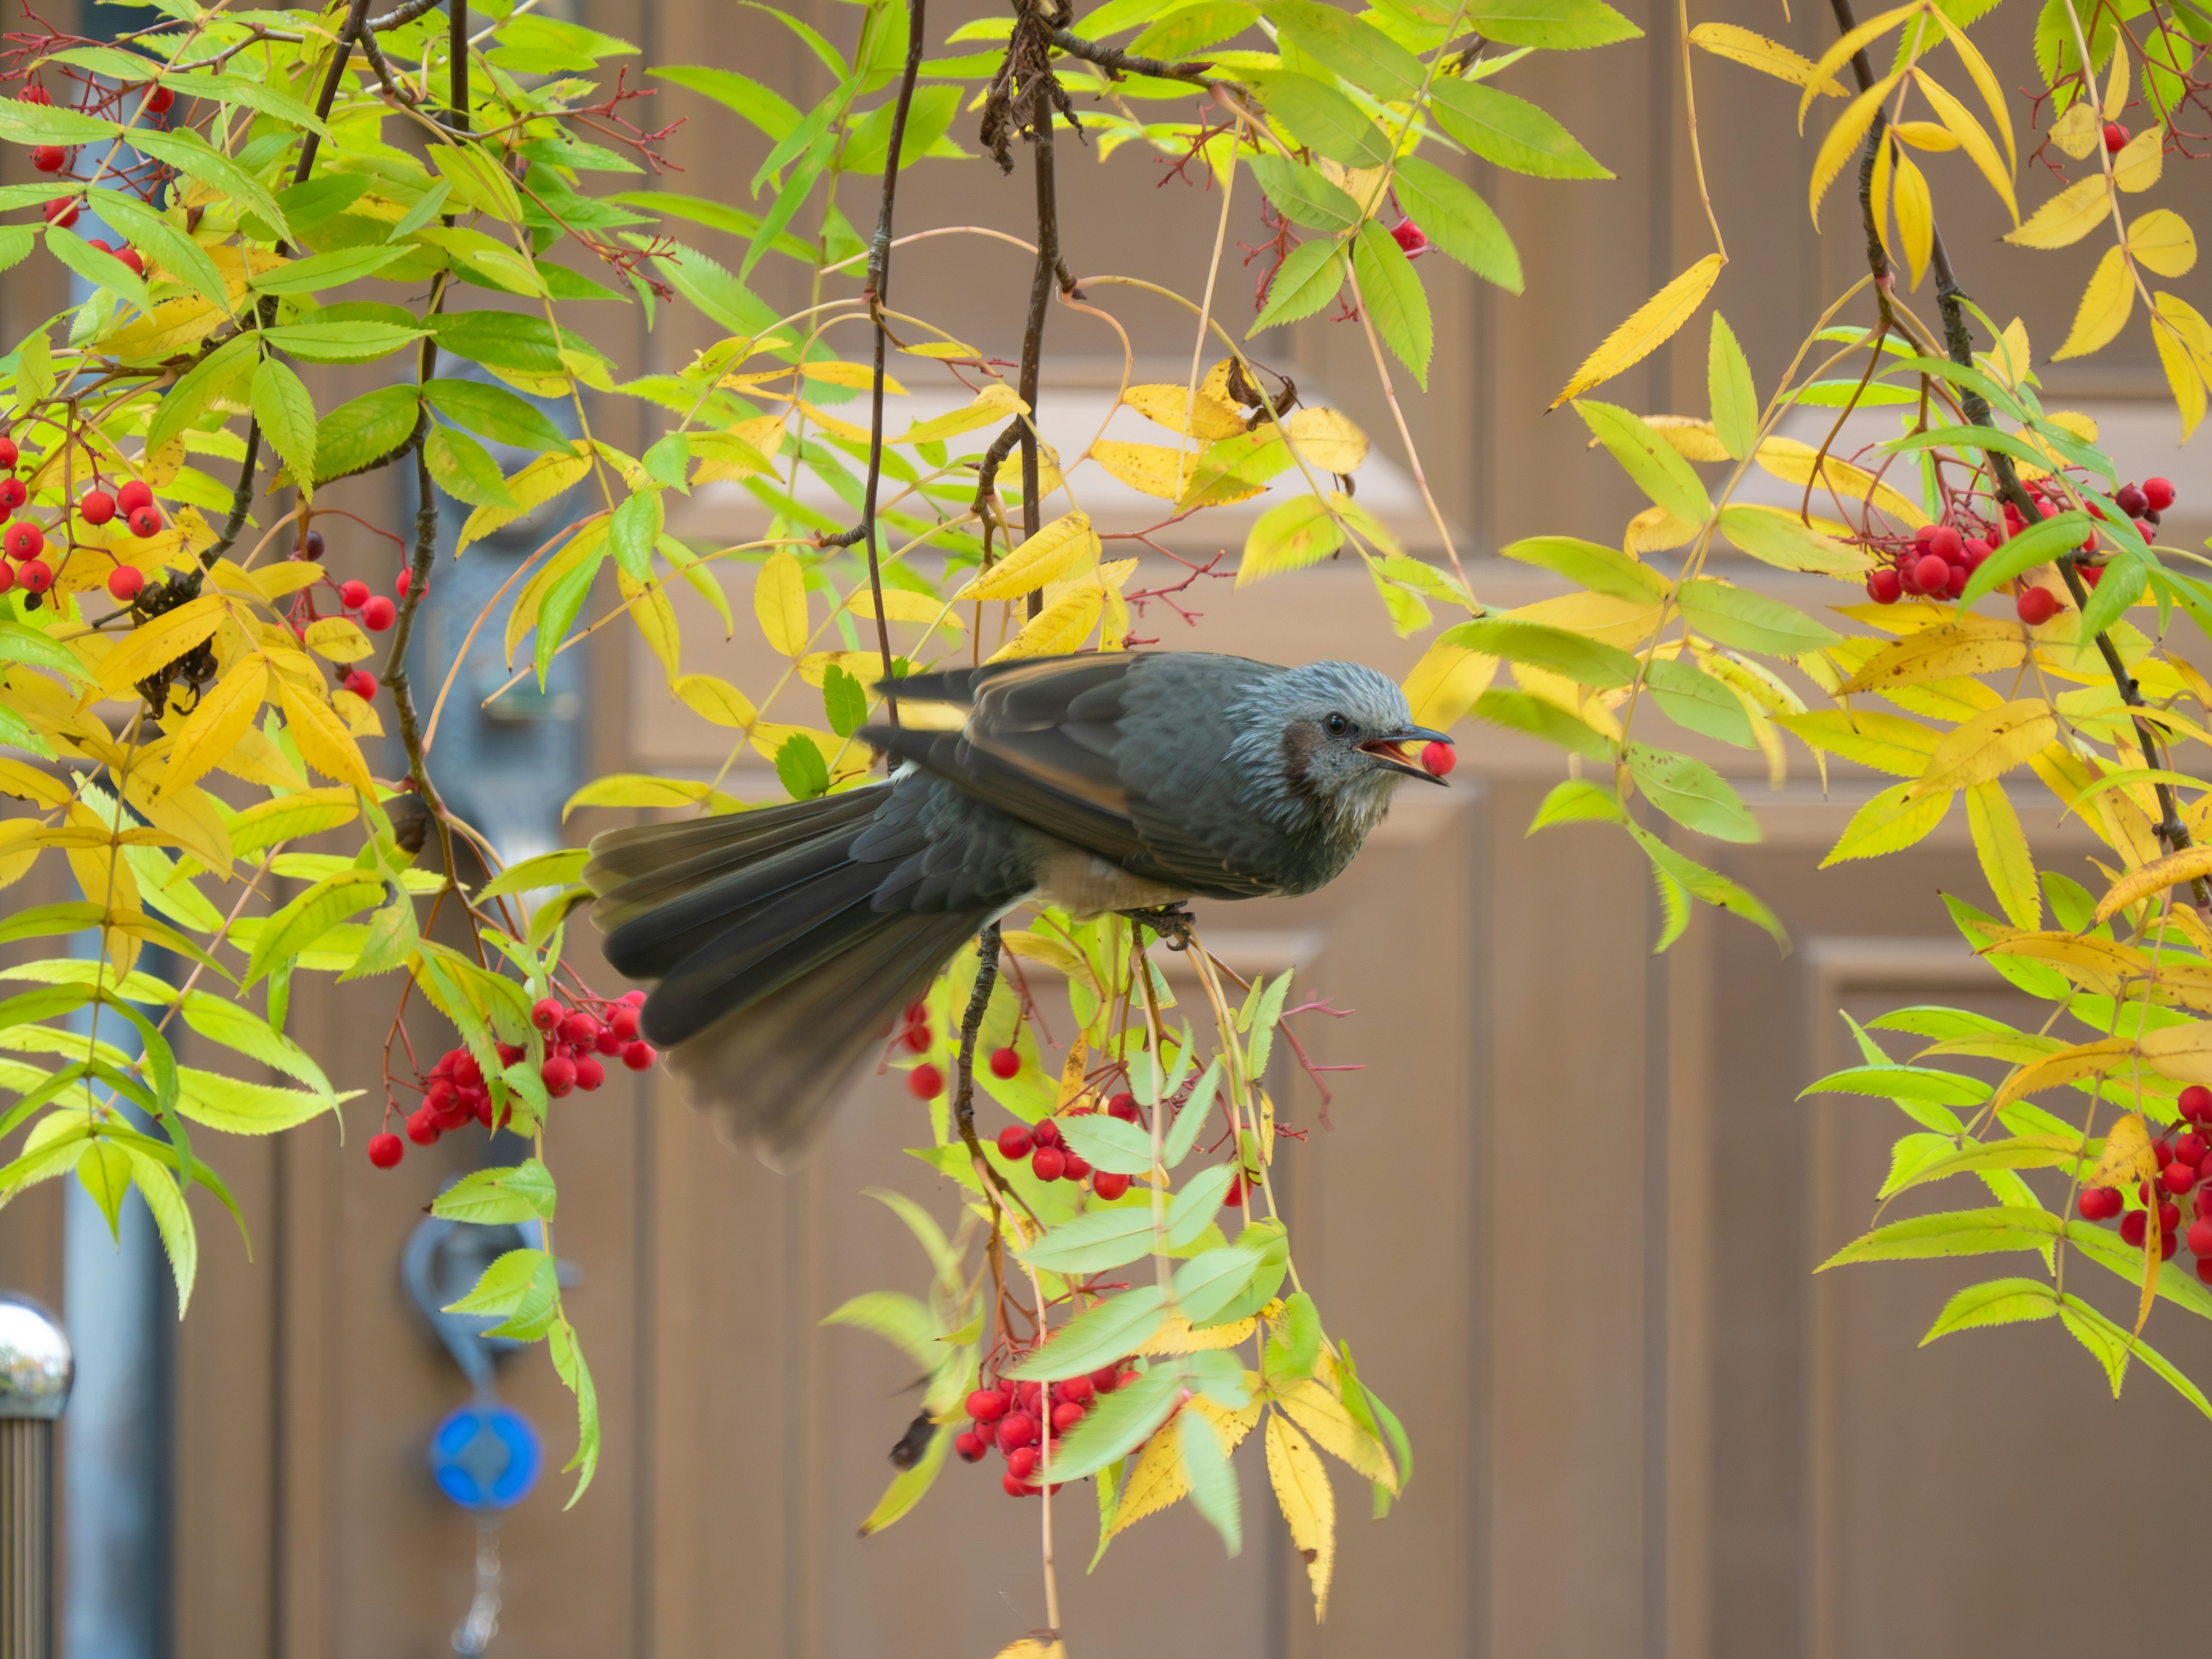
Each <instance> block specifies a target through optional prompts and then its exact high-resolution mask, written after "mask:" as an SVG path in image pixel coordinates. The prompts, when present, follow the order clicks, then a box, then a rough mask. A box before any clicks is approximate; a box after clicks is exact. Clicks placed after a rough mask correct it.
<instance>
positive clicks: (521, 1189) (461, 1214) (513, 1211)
mask: <svg viewBox="0 0 2212 1659" xmlns="http://www.w3.org/2000/svg"><path fill="white" fill-rule="evenodd" d="M555 1198H556V1194H555V1192H554V1188H553V1176H552V1172H551V1171H550V1170H548V1169H546V1167H545V1166H544V1164H541V1163H539V1162H538V1160H537V1159H536V1158H525V1159H524V1160H523V1161H522V1162H521V1163H520V1164H515V1165H514V1166H513V1167H512V1168H510V1169H500V1170H471V1172H470V1173H469V1174H467V1175H465V1176H462V1177H461V1178H460V1179H459V1181H457V1182H454V1183H453V1185H452V1186H450V1187H448V1188H446V1190H445V1191H444V1192H442V1193H441V1194H438V1196H437V1197H436V1198H435V1200H432V1202H431V1205H430V1213H431V1214H432V1215H437V1216H444V1217H446V1218H447V1219H448V1220H452V1221H473V1222H476V1223H477V1224H479V1225H483V1226H495V1225H499V1224H501V1223H502V1222H521V1221H550V1220H552V1219H553V1207H554V1200H555Z"/></svg>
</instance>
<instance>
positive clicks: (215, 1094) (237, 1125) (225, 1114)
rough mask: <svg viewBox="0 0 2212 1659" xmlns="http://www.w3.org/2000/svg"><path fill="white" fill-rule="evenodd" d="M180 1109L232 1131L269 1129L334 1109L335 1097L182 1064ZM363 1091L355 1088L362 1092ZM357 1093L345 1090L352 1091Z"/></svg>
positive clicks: (262, 1132) (197, 1120)
mask: <svg viewBox="0 0 2212 1659" xmlns="http://www.w3.org/2000/svg"><path fill="white" fill-rule="evenodd" d="M177 1083H178V1096H177V1109H178V1110H179V1111H180V1112H182V1113H183V1114H184V1115H185V1116H186V1117H188V1118H190V1119H191V1121H193V1122H195V1123H202V1124H205V1125H206V1126H207V1127H209V1128H210V1129H216V1130H220V1131H221V1132H222V1133H224V1134H231V1135H270V1134H276V1133H280V1132H281V1131H283V1130H285V1129H290V1128H295V1127H298V1126H299V1125H300V1124H302V1123H305V1122H307V1121H309V1120H310V1119H313V1118H317V1117H319V1116H321V1115H323V1114H324V1113H325V1112H328V1111H332V1110H334V1109H336V1108H337V1097H333V1096H331V1095H329V1094H327V1093H315V1092H311V1091H307V1090H304V1089H282V1088H278V1087H276V1085H273V1084H268V1083H246V1082H241V1081H240V1079H237V1078H232V1077H225V1076H223V1075H222V1073H219V1072H203V1071H197V1070H195V1069H194V1068H193V1067H191V1066H180V1067H179V1068H178V1073H177ZM358 1092H359V1091H353V1093H358ZM353 1093H349V1094H348V1095H347V1096H346V1098H347V1099H351V1098H352V1097H353Z"/></svg>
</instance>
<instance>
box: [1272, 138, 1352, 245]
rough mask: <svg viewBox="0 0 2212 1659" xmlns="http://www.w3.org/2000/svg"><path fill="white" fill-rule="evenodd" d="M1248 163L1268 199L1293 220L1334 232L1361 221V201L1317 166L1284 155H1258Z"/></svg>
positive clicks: (1312, 228)
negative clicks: (1356, 199)
mask: <svg viewBox="0 0 2212 1659" xmlns="http://www.w3.org/2000/svg"><path fill="white" fill-rule="evenodd" d="M1248 165H1249V167H1251V169H1252V176H1253V177H1254V178H1255V179H1258V180H1259V182H1260V188H1261V190H1262V191H1265V192H1266V194H1267V199H1268V200H1269V201H1271V202H1273V204H1275V207H1276V210H1277V211H1279V213H1281V214H1282V216H1284V217H1285V218H1286V219H1288V220H1289V221H1290V222H1291V223H1292V224H1294V225H1304V226H1305V227H1306V228H1308V229H1309V230H1322V231H1327V232H1328V234H1331V235H1335V234H1339V233H1340V232H1342V231H1347V230H1350V229H1352V228H1354V227H1355V226H1357V225H1358V223H1359V219H1360V214H1359V204H1358V203H1357V202H1355V201H1353V200H1352V197H1349V196H1347V195H1346V194H1345V192H1344V191H1342V190H1341V189H1340V188H1338V186H1336V185H1333V184H1331V183H1330V182H1329V181H1328V179H1324V178H1322V176H1321V173H1320V172H1319V171H1318V170H1317V169H1316V168H1313V167H1305V166H1304V165H1302V164H1300V163H1299V162H1297V161H1291V160H1290V159H1289V158H1287V157H1285V156H1281V155H1255V156H1254V157H1252V159H1251V161H1249V163H1248Z"/></svg>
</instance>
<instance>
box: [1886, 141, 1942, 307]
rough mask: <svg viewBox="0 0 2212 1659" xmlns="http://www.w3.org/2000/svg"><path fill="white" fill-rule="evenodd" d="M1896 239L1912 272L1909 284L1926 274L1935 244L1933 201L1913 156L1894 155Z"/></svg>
mask: <svg viewBox="0 0 2212 1659" xmlns="http://www.w3.org/2000/svg"><path fill="white" fill-rule="evenodd" d="M1893 199H1894V200H1895V203H1896V205H1897V239H1898V240H1899V241H1900V242H1902V243H1904V244H1905V264H1906V265H1907V266H1909V267H1910V268H1911V272H1912V286H1913V287H1915V288H1918V287H1919V286H1920V279H1921V278H1922V277H1923V276H1925V275H1927V273H1928V260H1929V256H1930V255H1931V254H1932V253H1933V252H1935V247H1936V202H1935V198H1934V197H1931V196H1930V195H1929V192H1928V176H1927V175H1926V174H1925V173H1922V172H1921V171H1920V169H1919V168H1918V167H1916V166H1914V165H1913V162H1912V158H1911V156H1909V155H1899V157H1898V158H1897V187H1896V191H1895V195H1894V198H1893Z"/></svg>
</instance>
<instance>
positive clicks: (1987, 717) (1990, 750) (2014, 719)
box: [1906, 697, 2058, 795]
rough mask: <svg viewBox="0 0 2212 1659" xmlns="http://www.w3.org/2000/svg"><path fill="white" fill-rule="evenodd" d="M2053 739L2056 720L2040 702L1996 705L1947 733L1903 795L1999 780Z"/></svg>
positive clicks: (2023, 700) (2029, 700) (2024, 699)
mask: <svg viewBox="0 0 2212 1659" xmlns="http://www.w3.org/2000/svg"><path fill="white" fill-rule="evenodd" d="M2057 735H2058V716H2057V714H2054V713H2052V712H2051V705H2050V704H2049V703H2047V702H2044V700H2043V699H2042V698H2040V697H2022V698H2021V699H2020V700H2018V701H2017V702H2005V703H1999V704H1998V705H1997V706H1996V708H1990V709H1985V710H1984V711H1983V712H1982V713H1981V714H1977V715H1975V716H1974V718H1973V719H1972V720H1968V721H1966V723H1965V724H1964V725H1962V726H1958V727H1956V728H1954V730H1952V731H1949V732H1945V733H1944V734H1943V736H1942V739H1941V740H1940V741H1939V742H1938V743H1937V744H1936V752H1935V753H1934V754H1933V755H1931V756H1929V758H1928V769H1927V771H1925V772H1923V774H1921V775H1920V777H1919V778H1918V779H1917V781H1915V782H1914V783H1913V784H1912V785H1911V787H1910V788H1909V789H1908V790H1907V792H1906V793H1908V794H1913V795H1923V794H1930V793H1937V792H1939V791H1940V792H1942V793H1947V794H1948V793H1949V792H1951V791H1952V790H1954V789H1966V788H1970V787H1972V786H1973V785H1975V784H1978V783H1987V782H1988V781H1990V779H1992V778H2001V777H2002V776H2003V775H2005V774H2006V773H2008V772H2009V771H2011V770H2012V769H2013V768H2014V767H2015V766H2018V765H2019V764H2021V762H2023V761H2025V760H2026V759H2027V757H2029V756H2030V755H2033V754H2036V753H2038V752H2039V751H2040V750H2042V749H2043V748H2044V746H2045V744H2049V743H2050V742H2051V739H2052V738H2056V737H2057Z"/></svg>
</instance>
